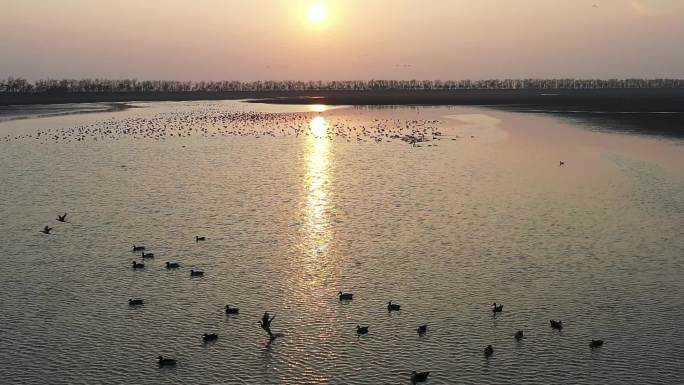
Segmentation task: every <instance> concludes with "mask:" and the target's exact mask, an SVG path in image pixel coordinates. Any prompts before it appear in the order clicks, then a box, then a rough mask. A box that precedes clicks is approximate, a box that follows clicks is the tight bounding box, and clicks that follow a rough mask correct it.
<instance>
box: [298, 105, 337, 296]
mask: <svg viewBox="0 0 684 385" xmlns="http://www.w3.org/2000/svg"><path fill="white" fill-rule="evenodd" d="M312 107H316V111H317V112H320V111H322V110H324V106H312ZM321 107H323V108H321ZM309 130H310V135H307V140H306V146H307V157H306V164H307V170H306V171H307V173H306V178H305V184H306V194H307V196H306V200H307V204H306V210H307V214H306V221H305V226H304V227H305V228H304V237H305V244H306V254H307V256H306V263H305V264H304V266H306V269H307V270H308V271H307V272H306V275H307V277H308V278H309V282H308V284H309V285H315V284H317V283H319V281H320V279H322V278H324V276H322V274H323V275H324V274H325V273H324V271H325V269H321V267H322V266H323V265H325V264H326V263H327V262H328V261H327V260H326V259H325V258H326V256H327V254H328V252H329V246H330V242H331V239H332V235H331V229H330V222H329V218H328V199H329V188H330V183H331V161H330V146H331V141H330V140H329V139H328V138H327V131H328V122H327V121H326V119H325V118H324V117H323V116H316V117H314V118H312V119H311V121H310V122H309Z"/></svg>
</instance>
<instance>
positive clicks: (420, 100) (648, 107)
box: [0, 88, 684, 138]
mask: <svg viewBox="0 0 684 385" xmlns="http://www.w3.org/2000/svg"><path fill="white" fill-rule="evenodd" d="M202 100H215V101H219V100H245V101H246V102H248V103H266V104H298V105H307V104H326V105H332V106H335V105H348V106H473V107H475V106H479V107H488V108H494V109H499V110H504V111H510V112H521V113H532V114H549V115H553V116H557V117H560V118H563V119H571V120H575V121H577V122H578V123H580V124H584V125H588V126H589V127H590V128H592V129H599V130H602V129H607V130H610V131H613V132H627V133H636V134H645V135H654V136H665V137H672V138H684V89H678V88H671V89H649V88H643V89H592V90H567V89H561V90H553V89H537V90H531V89H524V90H409V91H402V90H369V91H260V92H251V91H242V92H153V93H136V92H121V93H73V94H13V95H10V94H0V121H3V120H4V121H6V120H14V119H21V118H31V117H37V116H36V114H33V115H31V114H28V116H25V117H21V116H17V117H11V118H9V119H7V118H6V119H3V118H2V113H1V112H2V110H3V109H5V110H9V111H11V110H14V108H13V107H16V110H21V109H31V106H34V107H37V106H39V105H44V106H55V105H57V104H71V103H82V104H87V103H93V104H96V103H97V104H107V105H109V106H110V108H109V109H106V110H104V111H103V110H97V111H88V110H85V111H73V112H72V111H66V110H65V111H60V112H57V113H47V114H42V115H43V116H54V115H66V114H72V113H90V112H111V111H119V110H124V109H127V108H131V107H133V106H131V105H130V104H129V103H134V102H151V101H160V102H161V101H202ZM38 115H41V114H38Z"/></svg>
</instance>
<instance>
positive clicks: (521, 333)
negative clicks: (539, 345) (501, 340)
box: [513, 330, 524, 341]
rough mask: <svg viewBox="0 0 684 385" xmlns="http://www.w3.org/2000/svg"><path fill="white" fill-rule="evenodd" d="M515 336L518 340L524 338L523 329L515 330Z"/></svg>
mask: <svg viewBox="0 0 684 385" xmlns="http://www.w3.org/2000/svg"><path fill="white" fill-rule="evenodd" d="M513 337H515V339H516V340H517V341H520V340H521V339H523V337H524V335H523V331H522V330H518V331H517V332H515V335H514V336H513Z"/></svg>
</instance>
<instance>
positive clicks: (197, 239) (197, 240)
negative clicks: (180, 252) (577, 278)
mask: <svg viewBox="0 0 684 385" xmlns="http://www.w3.org/2000/svg"><path fill="white" fill-rule="evenodd" d="M206 240H207V237H198V236H195V242H199V241H206Z"/></svg>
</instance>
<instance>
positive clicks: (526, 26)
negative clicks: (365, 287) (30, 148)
mask: <svg viewBox="0 0 684 385" xmlns="http://www.w3.org/2000/svg"><path fill="white" fill-rule="evenodd" d="M315 3H318V4H322V5H323V6H324V7H325V8H326V9H327V14H328V19H327V20H326V22H324V23H323V24H320V25H313V24H311V23H310V22H309V21H308V19H307V11H308V8H309V7H310V6H311V5H312V4H315ZM594 4H596V5H597V7H594V6H593V5H594ZM683 46H684V1H681V0H634V1H632V0H517V1H516V0H320V1H316V0H312V1H307V0H289V1H288V0H250V1H242V0H239V1H238V0H185V1H181V0H111V1H109V0H2V6H1V7H0V77H5V76H9V75H13V76H23V77H27V78H29V79H36V78H44V77H48V76H49V77H57V78H62V77H76V78H80V77H109V78H120V77H131V78H132V77H135V78H138V79H178V80H209V79H214V80H219V79H229V80H256V79H273V80H282V79H298V80H318V79H320V80H333V79H370V78H376V79H377V78H383V79H390V78H392V79H414V78H416V79H482V78H492V77H499V78H503V77H515V78H520V77H603V78H606V77H680V78H682V77H684V49H682V47H683Z"/></svg>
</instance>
